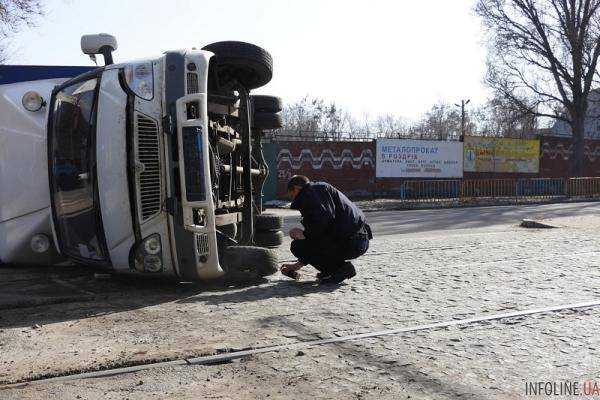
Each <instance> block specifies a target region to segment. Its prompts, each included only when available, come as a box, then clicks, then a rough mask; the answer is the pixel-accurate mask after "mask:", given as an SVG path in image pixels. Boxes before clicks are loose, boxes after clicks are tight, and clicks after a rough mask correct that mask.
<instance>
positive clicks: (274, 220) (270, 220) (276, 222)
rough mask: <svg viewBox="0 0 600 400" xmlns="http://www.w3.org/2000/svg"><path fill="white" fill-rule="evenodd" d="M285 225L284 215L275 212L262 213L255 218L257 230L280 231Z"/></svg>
mask: <svg viewBox="0 0 600 400" xmlns="http://www.w3.org/2000/svg"><path fill="white" fill-rule="evenodd" d="M282 227H283V217H281V216H279V215H275V214H267V213H265V214H260V215H257V216H256V217H255V219H254V229H256V231H259V232H260V231H263V232H268V231H278V230H280V229H281V228H282Z"/></svg>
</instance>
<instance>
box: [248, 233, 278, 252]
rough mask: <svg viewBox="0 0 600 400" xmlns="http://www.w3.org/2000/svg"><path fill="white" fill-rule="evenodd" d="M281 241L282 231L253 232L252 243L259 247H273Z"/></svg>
mask: <svg viewBox="0 0 600 400" xmlns="http://www.w3.org/2000/svg"><path fill="white" fill-rule="evenodd" d="M282 243H283V232H281V231H275V232H260V231H257V232H256V233H254V244H256V245H257V246H260V247H268V248H270V249H274V248H276V247H279V246H281V244H282Z"/></svg>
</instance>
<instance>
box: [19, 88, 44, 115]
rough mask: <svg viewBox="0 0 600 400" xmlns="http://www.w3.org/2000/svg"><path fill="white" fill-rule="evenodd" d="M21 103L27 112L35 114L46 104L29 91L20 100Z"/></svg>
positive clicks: (40, 97) (38, 95) (38, 96)
mask: <svg viewBox="0 0 600 400" xmlns="http://www.w3.org/2000/svg"><path fill="white" fill-rule="evenodd" d="M21 103H22V104H23V107H24V108H25V109H26V110H27V111H31V112H36V111H39V110H41V109H42V107H44V106H45V105H46V102H45V101H44V99H43V98H42V96H40V94H39V93H38V92H35V91H33V90H32V91H29V92H27V93H25V94H24V95H23V98H21Z"/></svg>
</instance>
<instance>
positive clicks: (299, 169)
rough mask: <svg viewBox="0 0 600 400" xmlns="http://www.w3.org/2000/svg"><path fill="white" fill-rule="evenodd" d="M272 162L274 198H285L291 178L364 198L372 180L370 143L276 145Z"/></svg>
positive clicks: (372, 156) (372, 154)
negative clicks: (298, 177)
mask: <svg viewBox="0 0 600 400" xmlns="http://www.w3.org/2000/svg"><path fill="white" fill-rule="evenodd" d="M275 161H276V162H275V164H276V166H277V196H278V198H283V197H285V195H286V193H287V181H288V180H289V179H290V178H291V177H292V176H294V175H306V176H308V177H309V178H310V179H311V180H313V181H321V180H323V181H326V182H329V183H331V184H332V185H334V186H335V187H337V188H338V189H340V190H342V191H344V192H345V193H347V194H348V195H350V196H355V197H361V196H367V195H368V190H369V189H368V188H369V187H370V186H371V185H372V184H373V181H374V179H375V146H374V144H373V143H372V142H280V143H277V158H276V160H275Z"/></svg>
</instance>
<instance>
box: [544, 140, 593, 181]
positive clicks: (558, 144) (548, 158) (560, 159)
mask: <svg viewBox="0 0 600 400" xmlns="http://www.w3.org/2000/svg"><path fill="white" fill-rule="evenodd" d="M540 152H541V158H540V159H541V162H540V176H543V177H549V178H554V177H556V178H559V177H566V176H569V172H570V159H571V156H572V154H573V145H572V143H571V140H570V138H562V137H550V136H548V137H544V138H542V143H541V149H540ZM585 156H586V157H585V163H584V168H585V171H584V175H585V176H600V141H599V140H586V142H585Z"/></svg>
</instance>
